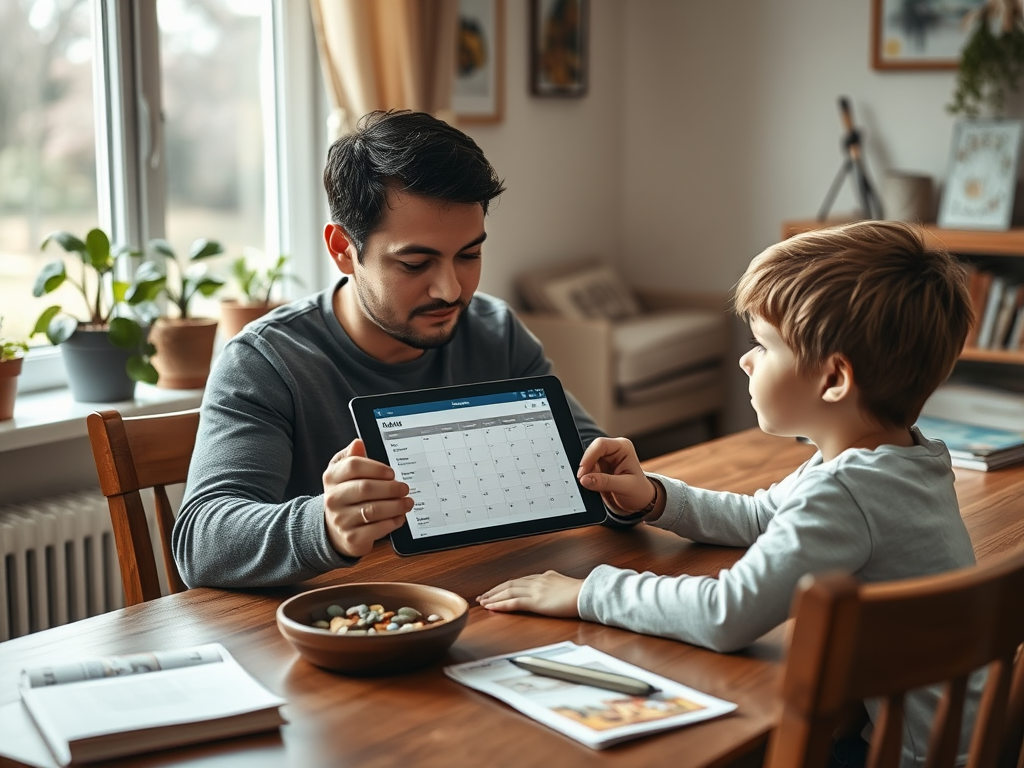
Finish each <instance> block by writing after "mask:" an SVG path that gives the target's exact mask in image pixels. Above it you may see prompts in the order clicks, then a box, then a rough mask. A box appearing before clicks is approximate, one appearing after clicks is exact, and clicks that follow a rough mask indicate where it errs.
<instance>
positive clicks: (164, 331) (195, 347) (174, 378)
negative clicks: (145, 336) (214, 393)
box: [149, 317, 217, 389]
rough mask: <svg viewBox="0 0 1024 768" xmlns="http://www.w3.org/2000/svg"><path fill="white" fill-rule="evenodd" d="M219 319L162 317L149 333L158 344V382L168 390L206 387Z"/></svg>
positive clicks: (154, 356) (154, 362) (155, 344)
mask: <svg viewBox="0 0 1024 768" xmlns="http://www.w3.org/2000/svg"><path fill="white" fill-rule="evenodd" d="M216 335H217V320H216V319H214V318H210V317H189V318H166V317H161V318H160V319H159V320H157V321H156V322H155V323H154V324H153V327H152V329H151V330H150V332H149V340H150V342H151V343H152V344H153V346H154V347H156V353H155V354H154V355H153V367H154V368H156V371H157V373H158V374H159V375H160V378H159V380H158V381H157V383H156V385H157V386H158V387H163V388H165V389H200V388H202V387H204V386H206V379H207V378H208V377H209V375H210V362H211V361H212V360H213V341H214V338H215V337H216Z"/></svg>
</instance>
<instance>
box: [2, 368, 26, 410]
mask: <svg viewBox="0 0 1024 768" xmlns="http://www.w3.org/2000/svg"><path fill="white" fill-rule="evenodd" d="M21 361H22V358H20V357H16V358H14V359H13V360H0V421H7V420H8V419H13V418H14V396H15V395H16V394H17V393H18V376H20V375H21Z"/></svg>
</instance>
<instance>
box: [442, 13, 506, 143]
mask: <svg viewBox="0 0 1024 768" xmlns="http://www.w3.org/2000/svg"><path fill="white" fill-rule="evenodd" d="M504 19H505V0H459V21H458V24H459V27H458V30H457V31H456V46H457V48H456V55H455V86H454V89H453V91H452V109H453V111H454V112H455V114H456V116H457V117H458V119H459V122H460V123H500V122H501V118H502V111H503V107H504V104H503V102H504V96H505V93H504V68H505V64H504V54H505V51H504V44H505V43H504V34H505V30H504Z"/></svg>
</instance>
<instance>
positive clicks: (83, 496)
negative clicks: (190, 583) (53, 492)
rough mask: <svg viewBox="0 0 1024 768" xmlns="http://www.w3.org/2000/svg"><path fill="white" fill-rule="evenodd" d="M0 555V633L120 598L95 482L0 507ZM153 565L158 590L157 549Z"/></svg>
mask: <svg viewBox="0 0 1024 768" xmlns="http://www.w3.org/2000/svg"><path fill="white" fill-rule="evenodd" d="M169 490H170V489H169ZM148 495H149V494H143V501H144V503H145V506H146V511H147V513H148V514H147V517H148V518H149V520H148V522H149V531H150V535H151V536H153V537H154V540H155V537H156V536H157V535H158V534H157V533H156V531H157V529H156V526H155V522H154V519H153V505H152V500H151V499H150V498H147V497H148ZM158 547H159V545H157V548H156V549H155V550H154V551H155V552H159V551H160V550H159V548H158ZM0 558H2V562H3V565H2V567H0V641H2V640H9V639H10V638H12V637H20V636H22V635H27V634H28V633H30V632H36V631H38V630H40V629H48V628H50V627H56V626H59V625H61V624H67V623H68V622H69V621H77V620H78V619H84V618H86V617H88V616H95V615H97V614H100V613H105V612H106V611H112V610H114V609H115V608H121V607H123V606H124V591H123V590H122V588H121V572H120V569H119V568H118V564H117V549H116V546H115V544H114V534H113V531H112V530H111V525H110V511H109V508H108V507H107V500H106V499H105V498H104V497H103V495H102V494H101V493H100V491H99V489H98V488H91V489H86V490H83V491H76V492H75V493H68V494H62V495H60V496H52V497H48V498H44V499H37V500H34V501H32V502H28V503H24V504H11V505H7V506H3V507H0ZM157 571H158V572H159V575H160V582H161V587H162V588H163V591H164V593H165V594H166V591H167V586H166V583H165V582H166V579H165V576H164V573H163V565H162V563H161V561H160V559H159V556H158V558H157Z"/></svg>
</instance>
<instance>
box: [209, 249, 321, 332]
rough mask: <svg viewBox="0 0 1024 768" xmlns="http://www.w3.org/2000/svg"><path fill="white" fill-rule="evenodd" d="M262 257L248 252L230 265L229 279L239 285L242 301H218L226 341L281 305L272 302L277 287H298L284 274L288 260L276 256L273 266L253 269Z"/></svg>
mask: <svg viewBox="0 0 1024 768" xmlns="http://www.w3.org/2000/svg"><path fill="white" fill-rule="evenodd" d="M261 255H262V254H259V253H258V252H256V251H250V253H249V254H248V256H239V257H238V258H237V259H235V260H234V261H233V262H231V275H232V277H234V278H235V282H236V283H237V284H238V289H239V292H240V293H241V295H242V298H240V299H224V300H222V301H221V304H220V322H221V331H222V332H223V333H224V338H225V339H230V338H233V337H235V336H237V335H238V333H239V331H241V330H242V328H244V327H245V326H246V324H248V323H251V322H252V321H253V320H257V319H259V318H261V317H263V315H265V314H267V313H268V312H269V311H270V310H272V309H274V308H275V307H280V306H281V305H282V304H283V302H280V301H272V300H271V295H272V293H273V290H274V286H275V285H276V284H278V283H283V282H284V281H285V280H293V281H294V282H296V283H299V284H300V285H301V281H300V280H299V279H298V278H297V277H295V276H294V275H292V274H289V273H287V272H285V269H284V268H285V265H286V264H287V263H288V258H289V257H288V256H283V255H282V256H278V257H277V260H276V261H275V262H274V264H273V265H272V266H270V267H267V268H266V269H261V268H260V267H259V266H256V264H257V262H258V260H259V257H260V256H261Z"/></svg>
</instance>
